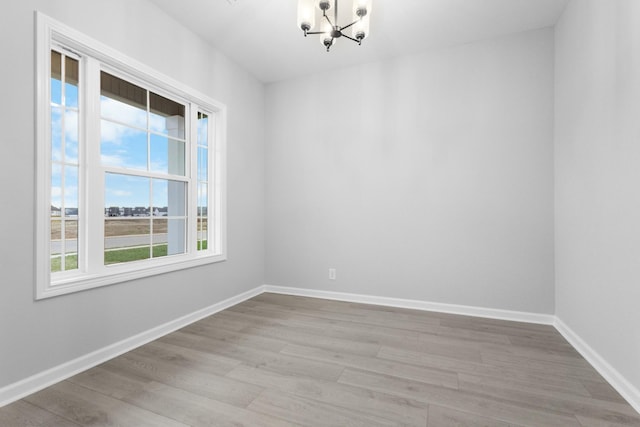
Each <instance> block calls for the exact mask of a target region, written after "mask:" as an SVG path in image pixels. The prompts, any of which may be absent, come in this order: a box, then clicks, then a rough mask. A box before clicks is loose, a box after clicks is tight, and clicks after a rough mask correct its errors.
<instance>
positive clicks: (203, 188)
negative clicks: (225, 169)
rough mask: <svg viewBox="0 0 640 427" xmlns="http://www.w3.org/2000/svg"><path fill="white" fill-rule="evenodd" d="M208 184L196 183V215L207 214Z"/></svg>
mask: <svg viewBox="0 0 640 427" xmlns="http://www.w3.org/2000/svg"><path fill="white" fill-rule="evenodd" d="M208 190H209V188H208V185H207V184H206V183H200V184H198V216H207V214H208V212H207V207H208V198H209V194H208Z"/></svg>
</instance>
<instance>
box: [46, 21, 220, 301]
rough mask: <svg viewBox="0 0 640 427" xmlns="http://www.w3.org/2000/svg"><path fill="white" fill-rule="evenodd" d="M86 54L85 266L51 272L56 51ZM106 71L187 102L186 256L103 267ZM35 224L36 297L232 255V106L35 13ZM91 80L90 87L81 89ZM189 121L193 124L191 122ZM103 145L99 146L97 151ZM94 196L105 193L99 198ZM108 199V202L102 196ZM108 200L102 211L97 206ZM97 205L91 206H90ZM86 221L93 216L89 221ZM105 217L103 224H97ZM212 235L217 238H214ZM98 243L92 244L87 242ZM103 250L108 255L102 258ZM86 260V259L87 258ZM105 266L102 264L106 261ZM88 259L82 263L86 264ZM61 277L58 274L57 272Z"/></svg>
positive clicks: (82, 74)
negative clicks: (203, 241)
mask: <svg viewBox="0 0 640 427" xmlns="http://www.w3.org/2000/svg"><path fill="white" fill-rule="evenodd" d="M52 48H53V49H56V50H60V49H62V50H64V51H68V52H70V54H72V55H74V56H75V57H78V58H80V69H79V81H80V83H79V92H78V98H79V99H78V104H79V105H78V109H79V111H80V115H81V116H83V117H81V118H80V119H79V123H80V124H79V136H78V140H79V142H78V146H79V150H80V153H79V158H78V162H79V165H80V166H79V169H80V171H79V177H78V186H79V202H78V208H79V212H80V214H81V215H82V216H79V218H78V220H79V224H78V270H70V271H65V272H61V274H60V273H53V274H52V273H51V267H50V264H51V253H50V241H51V231H50V230H51V169H52V168H51V166H52V156H51V116H50V85H51V82H50V68H51V53H50V52H51V49H52ZM100 71H106V72H108V73H113V72H115V73H117V75H118V76H123V77H124V78H126V79H127V80H128V81H130V82H132V83H134V84H142V86H143V87H144V88H145V89H147V90H150V91H154V92H155V93H158V94H159V95H162V96H167V95H168V96H169V97H171V99H174V100H175V101H177V102H180V103H184V104H185V106H186V111H185V116H186V115H188V116H189V117H188V119H187V117H185V139H186V141H187V143H186V144H185V150H187V151H186V152H185V163H186V164H185V168H186V171H188V173H187V174H186V178H187V179H186V181H187V200H188V202H187V207H186V208H187V224H188V225H187V230H188V231H187V237H186V240H187V241H186V252H185V253H184V254H179V255H171V256H167V257H161V258H155V259H148V260H144V261H133V262H130V263H121V264H113V265H104V262H103V257H104V244H103V243H104V229H103V228H102V227H104V220H105V217H104V197H103V194H104V182H103V181H104V173H105V171H106V170H108V169H109V168H108V167H106V166H100V167H96V159H98V164H99V158H100ZM35 83H36V94H35V95H36V101H35V102H36V126H35V130H36V135H35V137H36V162H35V163H36V164H35V166H36V216H35V218H36V224H35V231H36V232H35V239H34V240H35V241H34V243H35V245H34V252H35V261H36V262H35V269H36V271H35V278H36V286H35V299H43V298H49V297H53V296H57V295H64V294H68V293H72V292H77V291H82V290H86V289H92V288H96V287H101V286H105V285H111V284H115V283H120V282H124V281H129V280H133V279H138V278H142V277H148V276H153V275H157V274H162V273H167V272H170V271H176V270H181V269H185V268H191V267H195V266H199V265H204V264H210V263H215V262H220V261H225V260H226V259H227V244H226V241H227V239H226V237H227V232H226V230H227V227H226V121H227V109H226V106H225V105H224V104H222V103H220V102H218V101H215V100H213V99H211V98H209V97H208V96H206V95H203V94H201V93H199V92H197V91H195V90H193V89H191V88H190V87H188V86H186V85H184V84H182V83H180V82H178V81H176V80H174V79H172V78H170V77H167V76H165V75H163V74H161V73H159V72H158V71H156V70H155V69H153V68H151V67H149V66H147V65H145V64H142V63H140V62H138V61H136V60H135V59H133V58H130V57H127V56H126V55H124V54H122V53H120V52H118V51H116V50H114V49H112V48H110V47H109V46H106V45H104V44H102V43H100V42H98V41H96V40H94V39H92V38H90V37H88V36H86V35H84V34H82V33H80V32H78V31H76V30H74V29H72V28H70V27H68V26H66V25H64V24H62V23H60V22H58V21H56V20H54V19H52V18H50V17H48V16H46V15H44V14H42V13H40V12H36V82H35ZM80 85H84V86H85V87H84V89H83V88H80ZM199 112H201V113H204V114H207V116H208V118H209V126H210V129H209V136H208V142H209V146H208V153H207V154H208V162H209V181H208V183H209V185H208V208H207V210H208V233H209V239H208V242H209V243H208V246H207V249H206V250H197V239H196V238H195V236H196V235H197V230H196V228H197V218H198V217H197V212H196V206H197V200H198V198H197V190H198V178H197V174H196V172H197V167H196V165H197V152H198V150H197V147H198V143H197V125H192V123H197V119H196V120H194V119H193V117H197V114H198V113H199ZM187 122H189V123H187ZM96 150H97V151H96ZM97 175H102V177H101V178H97V179H100V180H101V182H102V184H101V186H100V188H101V191H98V192H95V191H88V190H89V189H88V188H87V185H86V183H87V182H89V181H90V182H94V181H93V180H94V179H96V176H97ZM93 193H99V194H98V195H96V194H93ZM98 197H102V200H101V201H98V200H96V198H98ZM100 202H101V203H102V205H101V206H102V207H101V209H100V210H101V214H100V213H98V208H97V206H100ZM88 209H91V210H88ZM87 218H91V219H90V220H88V219H87ZM98 222H102V223H103V226H102V227H96V224H97V223H98ZM211 237H214V238H213V239H211ZM88 242H91V244H88ZM98 253H99V254H101V255H100V256H98ZM81 259H84V261H81ZM100 263H101V265H99V264H100ZM81 264H82V265H81ZM52 276H55V277H52Z"/></svg>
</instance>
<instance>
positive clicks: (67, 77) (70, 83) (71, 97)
mask: <svg viewBox="0 0 640 427" xmlns="http://www.w3.org/2000/svg"><path fill="white" fill-rule="evenodd" d="M64 64H65V69H64V81H65V87H64V91H65V102H64V105H66V106H67V107H74V108H78V61H77V60H75V59H73V58H69V57H68V56H67V57H65V58H64Z"/></svg>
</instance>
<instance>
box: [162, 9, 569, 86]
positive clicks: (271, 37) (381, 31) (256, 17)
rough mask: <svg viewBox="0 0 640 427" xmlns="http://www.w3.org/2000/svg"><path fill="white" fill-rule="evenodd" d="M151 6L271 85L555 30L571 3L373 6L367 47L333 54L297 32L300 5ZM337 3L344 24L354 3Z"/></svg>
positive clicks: (348, 46) (344, 44) (347, 44)
mask: <svg viewBox="0 0 640 427" xmlns="http://www.w3.org/2000/svg"><path fill="white" fill-rule="evenodd" d="M151 1H152V2H153V3H155V4H156V5H157V6H158V7H160V8H161V9H163V10H164V11H165V12H166V13H167V14H169V15H170V16H172V17H173V18H174V19H175V20H177V21H178V22H181V23H182V24H183V25H184V26H186V27H187V28H189V29H191V31H193V32H195V33H196V34H198V35H199V36H200V37H202V38H203V39H204V40H206V41H207V42H208V43H210V44H211V45H212V46H214V47H215V48H216V49H218V50H219V51H221V52H223V53H224V54H225V55H227V56H228V57H229V58H231V59H232V60H233V61H235V62H236V63H238V64H239V65H241V66H242V67H243V68H245V69H246V70H249V72H251V73H252V74H253V75H255V76H256V77H257V78H258V79H260V80H261V81H263V82H265V83H269V82H275V81H280V80H285V79H290V78H293V77H297V76H302V75H306V74H311V73H316V72H320V71H328V70H332V69H336V68H340V67H344V66H347V65H355V64H360V63H365V62H371V61H376V60H379V59H383V58H390V57H394V56H400V55H405V54H409V53H415V52H420V51H424V50H426V49H432V48H439V47H444V46H452V45H456V44H462V43H468V42H471V41H475V40H483V39H488V38H492V37H497V36H501V35H506V34H511V33H516V32H521V31H527V30H532V29H537V28H543V27H548V26H553V25H554V24H555V23H556V21H557V20H558V18H559V16H560V15H561V14H562V11H563V10H564V8H565V6H566V4H567V2H568V1H569V0H373V6H372V13H371V34H370V36H369V37H368V38H367V39H365V40H364V41H363V43H362V46H358V45H357V44H356V43H354V42H351V41H349V40H347V39H344V38H342V39H340V40H339V42H338V43H337V44H336V45H335V46H334V47H333V48H332V49H331V52H329V53H327V52H326V50H325V49H324V48H323V47H322V46H321V45H320V41H319V40H318V36H308V37H307V38H305V37H304V36H303V34H302V31H301V30H300V29H298V28H297V24H296V19H297V4H298V0H180V1H175V0H151ZM338 3H339V5H340V7H339V12H340V15H339V21H340V22H339V24H342V25H345V24H347V23H348V20H349V19H350V15H351V14H350V13H349V12H350V8H351V4H352V0H341V1H339V2H338ZM343 9H344V11H343Z"/></svg>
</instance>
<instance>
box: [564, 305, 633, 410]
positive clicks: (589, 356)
mask: <svg viewBox="0 0 640 427" xmlns="http://www.w3.org/2000/svg"><path fill="white" fill-rule="evenodd" d="M554 326H555V327H556V329H557V330H558V332H560V333H561V334H562V336H563V337H564V338H565V339H566V340H567V341H569V344H571V345H572V346H573V347H574V348H575V349H576V350H578V353H580V354H581V355H582V357H584V358H585V359H586V360H587V362H589V363H590V364H591V366H593V367H594V368H595V370H596V371H598V373H599V374H600V375H602V376H603V377H604V379H605V380H607V381H608V382H609V384H611V386H612V387H613V388H615V389H616V391H617V392H618V393H620V395H621V396H622V397H624V398H625V400H626V401H627V402H629V404H630V405H631V406H632V407H633V408H634V409H635V410H636V411H638V413H640V390H638V389H637V388H636V387H635V386H634V385H633V384H631V383H630V382H629V381H627V380H626V378H625V377H623V376H622V375H621V374H620V372H618V371H617V370H616V369H615V368H614V367H613V366H611V365H610V364H609V363H608V362H607V361H606V360H605V359H604V358H603V357H602V356H600V354H598V352H596V351H595V350H594V349H593V348H592V347H591V346H590V345H589V344H587V343H586V342H585V341H584V340H583V339H582V338H580V336H579V335H578V334H576V333H575V332H574V331H573V330H572V329H571V328H569V327H568V326H567V325H566V324H565V323H564V322H563V321H562V320H561V319H560V318H558V317H557V316H556V320H555V323H554Z"/></svg>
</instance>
